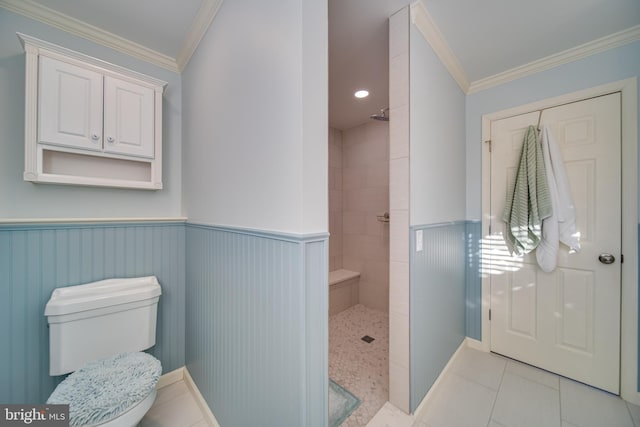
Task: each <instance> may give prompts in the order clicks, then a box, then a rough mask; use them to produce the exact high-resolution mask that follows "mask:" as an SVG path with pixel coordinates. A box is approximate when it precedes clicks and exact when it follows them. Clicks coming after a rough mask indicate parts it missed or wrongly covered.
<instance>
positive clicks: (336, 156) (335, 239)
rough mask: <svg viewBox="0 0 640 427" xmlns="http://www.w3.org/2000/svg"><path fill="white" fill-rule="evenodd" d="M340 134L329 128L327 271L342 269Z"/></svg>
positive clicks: (342, 180) (342, 182)
mask: <svg viewBox="0 0 640 427" xmlns="http://www.w3.org/2000/svg"><path fill="white" fill-rule="evenodd" d="M342 164H343V161H342V132H341V131H340V130H338V129H333V128H329V271H333V270H339V269H341V268H342V246H343V245H342V234H343V218H342V192H343V188H344V176H343V169H342Z"/></svg>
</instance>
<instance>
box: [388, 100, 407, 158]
mask: <svg viewBox="0 0 640 427" xmlns="http://www.w3.org/2000/svg"><path fill="white" fill-rule="evenodd" d="M392 113H393V119H392V120H389V134H390V138H391V141H393V143H391V144H390V147H389V158H390V159H392V160H393V159H400V158H403V157H409V106H408V105H406V104H405V105H402V106H399V107H396V108H394V109H393V111H392Z"/></svg>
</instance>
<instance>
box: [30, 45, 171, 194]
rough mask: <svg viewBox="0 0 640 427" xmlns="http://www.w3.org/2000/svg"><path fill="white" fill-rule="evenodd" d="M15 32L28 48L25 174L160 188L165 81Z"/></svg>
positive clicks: (55, 180)
mask: <svg viewBox="0 0 640 427" xmlns="http://www.w3.org/2000/svg"><path fill="white" fill-rule="evenodd" d="M18 37H19V38H20V40H21V42H22V44H23V46H24V49H25V52H26V92H25V93H26V102H25V172H24V179H25V180H26V181H32V182H35V183H58V184H74V185H92V186H107V187H125V188H141V189H151V190H158V189H161V188H162V93H163V91H164V87H165V86H166V83H165V82H162V81H160V80H157V79H154V78H152V77H148V76H145V75H142V74H139V73H137V72H134V71H130V70H126V69H124V68H122V67H119V66H116V65H113V64H109V63H106V62H103V61H100V60H98V59H95V58H92V57H88V56H86V55H83V54H80V53H77V52H73V51H70V50H68V49H65V48H62V47H59V46H55V45H52V44H50V43H47V42H43V41H41V40H38V39H34V38H32V37H29V36H25V35H23V34H18Z"/></svg>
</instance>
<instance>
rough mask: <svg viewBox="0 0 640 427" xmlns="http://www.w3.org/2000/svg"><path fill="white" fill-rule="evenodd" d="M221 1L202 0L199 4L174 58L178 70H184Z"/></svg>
mask: <svg viewBox="0 0 640 427" xmlns="http://www.w3.org/2000/svg"><path fill="white" fill-rule="evenodd" d="M222 1H223V0H203V1H202V3H201V4H200V9H198V12H197V13H196V17H195V19H194V20H193V24H192V25H191V31H190V32H189V34H187V36H186V38H185V40H184V43H183V45H182V48H181V49H180V53H179V54H178V56H177V58H176V64H177V67H178V70H180V72H182V70H184V67H186V66H187V64H188V63H189V60H190V59H191V56H192V55H193V53H194V52H195V51H196V49H197V48H198V45H199V44H200V41H201V40H202V37H204V35H205V33H206V32H207V30H208V29H209V27H210V26H211V22H213V18H215V17H216V14H217V13H218V10H220V6H222Z"/></svg>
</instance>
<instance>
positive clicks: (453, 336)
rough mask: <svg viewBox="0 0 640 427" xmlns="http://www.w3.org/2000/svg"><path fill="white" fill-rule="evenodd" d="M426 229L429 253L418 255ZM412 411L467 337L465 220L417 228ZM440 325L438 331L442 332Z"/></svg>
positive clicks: (412, 264)
mask: <svg viewBox="0 0 640 427" xmlns="http://www.w3.org/2000/svg"><path fill="white" fill-rule="evenodd" d="M417 230H422V232H423V238H424V250H423V251H421V252H416V250H415V234H416V231H417ZM411 236H412V237H411V251H410V253H411V255H410V257H411V259H410V275H411V287H410V292H411V302H410V310H411V311H410V317H411V320H410V321H411V328H410V331H409V340H410V348H411V411H415V409H416V408H417V406H418V405H419V404H420V402H421V401H422V399H423V398H424V396H425V395H426V393H427V392H428V391H429V389H430V388H431V386H432V385H433V383H434V381H435V380H436V378H437V377H438V375H440V372H442V369H444V367H445V366H446V364H447V362H448V361H449V359H450V358H451V356H452V355H453V353H454V352H455V351H456V350H457V349H458V347H459V346H460V344H461V343H462V341H463V340H464V337H465V307H464V303H463V302H464V300H465V274H466V272H465V258H466V256H467V239H466V224H465V222H464V221H460V222H452V223H445V224H434V225H421V226H413V227H411ZM436 326H437V327H436Z"/></svg>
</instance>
